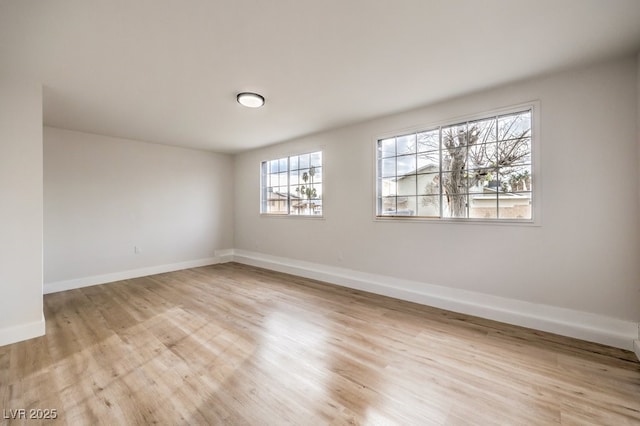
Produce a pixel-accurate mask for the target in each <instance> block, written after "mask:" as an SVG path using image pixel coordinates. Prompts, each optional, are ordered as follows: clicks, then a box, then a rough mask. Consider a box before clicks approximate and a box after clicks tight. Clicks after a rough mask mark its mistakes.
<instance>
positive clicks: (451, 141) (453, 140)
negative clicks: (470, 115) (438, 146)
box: [442, 123, 468, 150]
mask: <svg viewBox="0 0 640 426" xmlns="http://www.w3.org/2000/svg"><path fill="white" fill-rule="evenodd" d="M467 137H468V134H467V124H466V123H462V124H454V125H453V126H447V127H443V128H442V149H443V150H444V149H445V148H446V149H451V148H459V147H463V146H467V145H468V141H467Z"/></svg>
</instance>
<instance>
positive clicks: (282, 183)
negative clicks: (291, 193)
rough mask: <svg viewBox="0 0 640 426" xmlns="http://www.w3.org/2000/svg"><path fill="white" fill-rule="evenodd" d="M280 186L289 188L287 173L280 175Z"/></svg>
mask: <svg viewBox="0 0 640 426" xmlns="http://www.w3.org/2000/svg"><path fill="white" fill-rule="evenodd" d="M278 181H279V183H278V185H280V186H287V185H288V184H289V182H288V181H287V172H281V173H278Z"/></svg>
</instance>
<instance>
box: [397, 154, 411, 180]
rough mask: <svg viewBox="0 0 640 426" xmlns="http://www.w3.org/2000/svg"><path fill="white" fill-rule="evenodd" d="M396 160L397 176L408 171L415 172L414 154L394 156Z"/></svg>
mask: <svg viewBox="0 0 640 426" xmlns="http://www.w3.org/2000/svg"><path fill="white" fill-rule="evenodd" d="M396 158H397V161H398V163H397V164H398V166H397V167H398V169H397V171H396V172H397V174H398V176H404V175H406V174H409V173H415V172H416V156H415V155H403V156H401V157H396Z"/></svg>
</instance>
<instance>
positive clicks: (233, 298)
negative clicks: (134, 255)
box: [0, 263, 640, 425]
mask: <svg viewBox="0 0 640 426" xmlns="http://www.w3.org/2000/svg"><path fill="white" fill-rule="evenodd" d="M44 300H45V316H46V324H47V334H46V336H44V337H41V338H37V339H33V340H30V341H26V342H21V343H16V344H13V345H8V346H4V347H0V402H1V404H0V406H1V407H2V411H3V417H11V414H12V413H15V411H12V410H19V409H25V410H27V411H26V415H27V416H29V414H30V413H29V410H30V409H42V410H47V409H55V410H57V419H56V420H55V421H51V420H48V421H44V422H43V423H45V424H56V423H58V424H73V425H79V424H91V425H93V424H152V423H158V424H234V425H235V424H238V425H240V424H253V425H265V424H270V425H280V424H297V425H315V424H336V425H340V424H372V425H377V424H401V425H409V424H415V425H425V424H436V425H441V424H447V425H459V424H477V425H492V424H498V425H505V424H507V425H522V424H544V425H547V424H579V425H585V424H597V425H603V424H606V425H623V424H640V363H639V362H637V360H636V359H635V355H633V354H632V353H631V352H627V351H622V350H618V349H614V348H610V347H606V346H601V345H597V344H593V343H587V342H583V341H579V340H575V339H570V338H565V337H560V336H556V335H552V334H548V333H542V332H537V331H534V330H529V329H524V328H520V327H515V326H509V325H505V324H501V323H497V322H493V321H488V320H482V319H479V318H475V317H470V316H466V315H461V314H455V313H452V312H447V311H443V310H439V309H434V308H429V307H425V306H421V305H417V304H412V303H408V302H403V301H398V300H394V299H390V298H386V297H382V296H377V295H371V294H368V293H364V292H359V291H354V290H349V289H344V288H340V287H336V286H332V285H329V284H325V283H320V282H317V281H313V280H307V279H303V278H299V277H294V276H290V275H284V274H279V273H275V272H270V271H265V270H262V269H257V268H252V267H248V266H244V265H239V264H235V263H229V264H221V265H215V266H210V267H203V268H196V269H190V270H185V271H179V272H172V273H167V274H161V275H155V276H151V277H146V278H138V279H134V280H127V281H121V282H118V283H113V284H107V285H101V286H94V287H87V288H83V289H78V290H72V291H67V292H63V293H56V294H50V295H47V296H45V299H44ZM33 413H35V414H37V413H38V412H33ZM33 413H32V414H33ZM40 413H41V414H42V413H43V412H40ZM2 421H3V423H16V424H17V423H23V422H24V421H23V420H18V421H13V420H10V419H4V418H3V419H2ZM29 424H33V422H32V421H30V422H29Z"/></svg>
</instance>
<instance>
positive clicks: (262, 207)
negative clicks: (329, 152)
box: [259, 149, 324, 219]
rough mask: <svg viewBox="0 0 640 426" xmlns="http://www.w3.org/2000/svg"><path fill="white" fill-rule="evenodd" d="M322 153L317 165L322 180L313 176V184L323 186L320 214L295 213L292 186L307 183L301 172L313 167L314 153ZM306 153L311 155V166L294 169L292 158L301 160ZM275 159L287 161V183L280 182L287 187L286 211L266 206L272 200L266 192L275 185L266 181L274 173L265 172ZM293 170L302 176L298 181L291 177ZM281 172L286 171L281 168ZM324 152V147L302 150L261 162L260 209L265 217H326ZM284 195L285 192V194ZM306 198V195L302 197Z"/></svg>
mask: <svg viewBox="0 0 640 426" xmlns="http://www.w3.org/2000/svg"><path fill="white" fill-rule="evenodd" d="M318 153H319V154H320V165H319V166H316V168H320V172H321V178H320V179H321V180H320V181H315V182H313V177H311V184H313V185H314V187H317V186H320V188H322V189H321V190H320V196H319V197H318V198H317V199H316V200H319V201H320V214H309V213H303V214H300V213H293V212H292V207H293V205H292V203H293V202H292V197H291V195H292V194H291V192H290V190H291V187H292V186H294V185H295V186H296V187H298V188H300V187H301V186H302V185H305V183H302V182H301V172H302V171H303V170H306V171H307V172H308V170H309V169H310V167H311V156H312V155H313V154H318ZM305 155H309V156H310V158H309V161H310V163H309V166H308V167H304V168H302V169H300V168H299V167H298V168H295V169H292V163H293V162H292V158H295V159H296V162H297V161H299V160H300V157H302V156H305ZM273 161H278V162H282V161H284V162H285V163H286V183H285V184H284V185H281V184H279V185H278V186H279V187H281V188H282V187H286V190H287V191H286V200H284V201H285V203H286V212H269V211H268V209H267V208H266V203H268V202H269V201H270V200H269V199H268V197H267V196H266V194H267V193H268V191H269V188H273V187H274V185H269V182H265V177H266V178H268V176H269V175H270V174H273V173H269V172H268V171H267V172H266V173H265V167H268V165H269V163H270V162H273ZM292 171H297V172H298V173H299V174H300V178H299V179H298V181H297V183H295V182H292V179H291V174H292V173H291V172H292ZM279 173H284V172H283V171H281V170H279ZM306 185H309V183H307V184H306ZM323 188H324V152H323V150H322V149H315V150H310V151H305V152H301V153H295V154H289V155H282V156H278V157H275V158H271V159H268V160H263V161H261V162H260V206H259V211H260V215H261V216H265V217H295V218H307V219H322V218H323V217H324V191H323ZM283 195H284V194H283ZM302 198H303V199H304V197H302ZM308 208H311V207H308Z"/></svg>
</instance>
